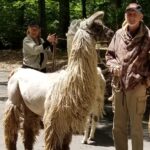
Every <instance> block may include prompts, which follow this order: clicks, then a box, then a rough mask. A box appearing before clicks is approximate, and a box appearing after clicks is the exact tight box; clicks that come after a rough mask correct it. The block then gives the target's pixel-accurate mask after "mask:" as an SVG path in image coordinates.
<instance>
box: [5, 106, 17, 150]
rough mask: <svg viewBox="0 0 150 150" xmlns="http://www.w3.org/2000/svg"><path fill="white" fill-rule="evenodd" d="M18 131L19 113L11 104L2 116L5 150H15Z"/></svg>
mask: <svg viewBox="0 0 150 150" xmlns="http://www.w3.org/2000/svg"><path fill="white" fill-rule="evenodd" d="M18 129H19V113H18V111H17V107H16V106H14V105H13V104H11V105H10V106H9V108H8V109H7V111H6V112H5V115H4V136H5V144H6V149H7V150H16V149H17V148H16V142H17V138H18Z"/></svg>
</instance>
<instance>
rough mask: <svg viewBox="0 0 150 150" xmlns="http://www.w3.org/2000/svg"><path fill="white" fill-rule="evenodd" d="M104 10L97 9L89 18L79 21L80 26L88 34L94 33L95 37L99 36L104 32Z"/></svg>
mask: <svg viewBox="0 0 150 150" xmlns="http://www.w3.org/2000/svg"><path fill="white" fill-rule="evenodd" d="M103 17H104V12H103V11H98V12H96V13H94V14H93V15H92V16H90V17H89V18H87V19H85V20H83V21H82V22H81V23H80V28H82V29H84V30H86V31H87V32H89V33H90V34H92V35H94V36H95V37H96V38H97V37H99V36H100V34H101V33H103V32H104V24H103V21H102V20H103Z"/></svg>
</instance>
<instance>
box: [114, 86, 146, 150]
mask: <svg viewBox="0 0 150 150" xmlns="http://www.w3.org/2000/svg"><path fill="white" fill-rule="evenodd" d="M146 99H147V96H146V88H145V86H144V85H141V84H139V85H137V86H136V87H135V88H134V89H133V90H129V91H127V92H124V93H123V92H115V93H114V100H113V109H114V121H113V137H114V143H115V147H116V150H128V131H129V129H128V127H129V125H130V131H131V140H132V150H143V128H142V118H143V114H144V111H145V108H146Z"/></svg>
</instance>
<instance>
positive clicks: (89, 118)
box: [82, 114, 92, 144]
mask: <svg viewBox="0 0 150 150" xmlns="http://www.w3.org/2000/svg"><path fill="white" fill-rule="evenodd" d="M91 120H92V114H90V115H89V116H88V118H87V122H86V126H85V130H84V137H83V140H82V143H83V144H87V140H88V137H89V133H90V129H91Z"/></svg>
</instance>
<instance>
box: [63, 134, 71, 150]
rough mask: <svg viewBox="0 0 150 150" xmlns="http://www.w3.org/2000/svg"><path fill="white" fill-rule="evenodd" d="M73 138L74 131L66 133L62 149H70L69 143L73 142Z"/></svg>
mask: <svg viewBox="0 0 150 150" xmlns="http://www.w3.org/2000/svg"><path fill="white" fill-rule="evenodd" d="M71 140H72V133H68V134H66V135H65V137H64V140H63V146H62V150H70V148H69V145H70V143H71Z"/></svg>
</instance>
